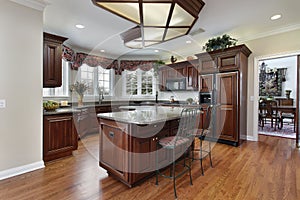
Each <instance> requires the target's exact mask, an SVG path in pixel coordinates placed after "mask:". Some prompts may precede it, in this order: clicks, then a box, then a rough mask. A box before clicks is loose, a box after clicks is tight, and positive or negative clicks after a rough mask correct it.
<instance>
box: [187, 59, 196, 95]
mask: <svg viewBox="0 0 300 200" xmlns="http://www.w3.org/2000/svg"><path fill="white" fill-rule="evenodd" d="M198 74H199V73H198V61H197V60H196V61H195V60H194V61H190V62H189V63H188V65H187V67H186V77H187V89H188V90H198Z"/></svg>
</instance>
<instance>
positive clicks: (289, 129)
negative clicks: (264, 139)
mask: <svg viewBox="0 0 300 200" xmlns="http://www.w3.org/2000/svg"><path fill="white" fill-rule="evenodd" d="M258 134H260V135H269V136H276V137H283V138H290V139H296V133H295V132H294V125H293V124H287V123H284V124H283V127H282V129H278V128H277V127H276V131H274V127H273V128H271V123H267V124H265V126H264V128H263V129H262V128H261V127H260V126H259V127H258Z"/></svg>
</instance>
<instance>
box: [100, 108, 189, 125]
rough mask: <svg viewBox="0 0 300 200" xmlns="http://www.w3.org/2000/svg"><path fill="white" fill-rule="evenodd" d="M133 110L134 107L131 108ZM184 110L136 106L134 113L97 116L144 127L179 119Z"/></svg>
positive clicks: (101, 114)
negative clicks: (144, 125)
mask: <svg viewBox="0 0 300 200" xmlns="http://www.w3.org/2000/svg"><path fill="white" fill-rule="evenodd" d="M131 108H133V107H132V106H131ZM182 109H183V108H182V107H164V106H136V107H135V110H133V111H122V112H112V113H100V114H98V115H97V116H98V117H100V118H104V119H109V120H114V121H119V122H124V123H130V124H137V125H143V124H154V123H158V122H164V121H168V120H174V119H178V118H180V114H181V111H182Z"/></svg>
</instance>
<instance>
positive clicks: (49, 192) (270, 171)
mask: <svg viewBox="0 0 300 200" xmlns="http://www.w3.org/2000/svg"><path fill="white" fill-rule="evenodd" d="M87 149H88V150H87ZM212 155H213V165H214V168H210V167H209V159H206V160H205V161H204V168H205V175H204V176H201V173H200V165H199V161H194V162H193V169H192V176H193V185H192V186H191V185H190V184H189V177H188V174H187V175H185V176H182V177H181V178H179V179H177V181H176V183H177V195H178V199H207V200H211V199H222V200H228V199H243V200H244V199H247V200H248V199H249V200H252V199H266V200H269V199H287V200H296V199H300V150H299V149H296V148H295V140H291V139H282V138H277V137H267V136H259V142H248V141H246V142H244V143H242V145H241V146H240V147H232V146H227V145H223V144H216V145H215V146H214V148H213V153H212ZM97 156H98V136H97V135H93V136H90V137H87V138H85V139H84V140H83V143H82V142H80V143H79V149H78V150H77V151H75V152H74V155H73V156H71V157H68V158H64V159H61V160H57V161H53V162H49V163H46V167H45V168H44V169H41V170H37V171H34V172H31V173H27V174H23V175H20V176H16V177H13V178H10V179H6V180H2V181H0V199H1V200H4V199H5V200H21V199H22V200H23V199H55V200H57V199H60V200H61V199H72V200H96V199H126V200H127V199H139V200H141V199H174V195H173V184H172V182H171V180H169V179H165V178H162V177H161V178H160V179H159V185H158V186H156V185H155V177H153V178H150V179H148V180H147V181H146V182H144V183H142V184H140V185H138V186H136V187H134V188H131V189H130V188H128V187H127V186H125V185H124V184H122V183H120V182H118V181H116V180H115V179H113V178H111V177H108V176H107V174H106V172H105V170H103V169H101V168H100V167H99V166H98V157H97Z"/></svg>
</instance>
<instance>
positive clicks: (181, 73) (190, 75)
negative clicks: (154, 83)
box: [159, 60, 198, 91]
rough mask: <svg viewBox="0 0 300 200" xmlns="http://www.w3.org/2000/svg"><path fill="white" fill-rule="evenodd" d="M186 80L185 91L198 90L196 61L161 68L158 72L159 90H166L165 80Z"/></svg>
mask: <svg viewBox="0 0 300 200" xmlns="http://www.w3.org/2000/svg"><path fill="white" fill-rule="evenodd" d="M176 78H186V90H198V60H192V61H183V62H178V63H174V64H170V65H167V66H165V67H162V68H161V69H160V71H159V83H160V90H161V91H165V90H167V88H166V87H165V86H166V81H167V79H176Z"/></svg>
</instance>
